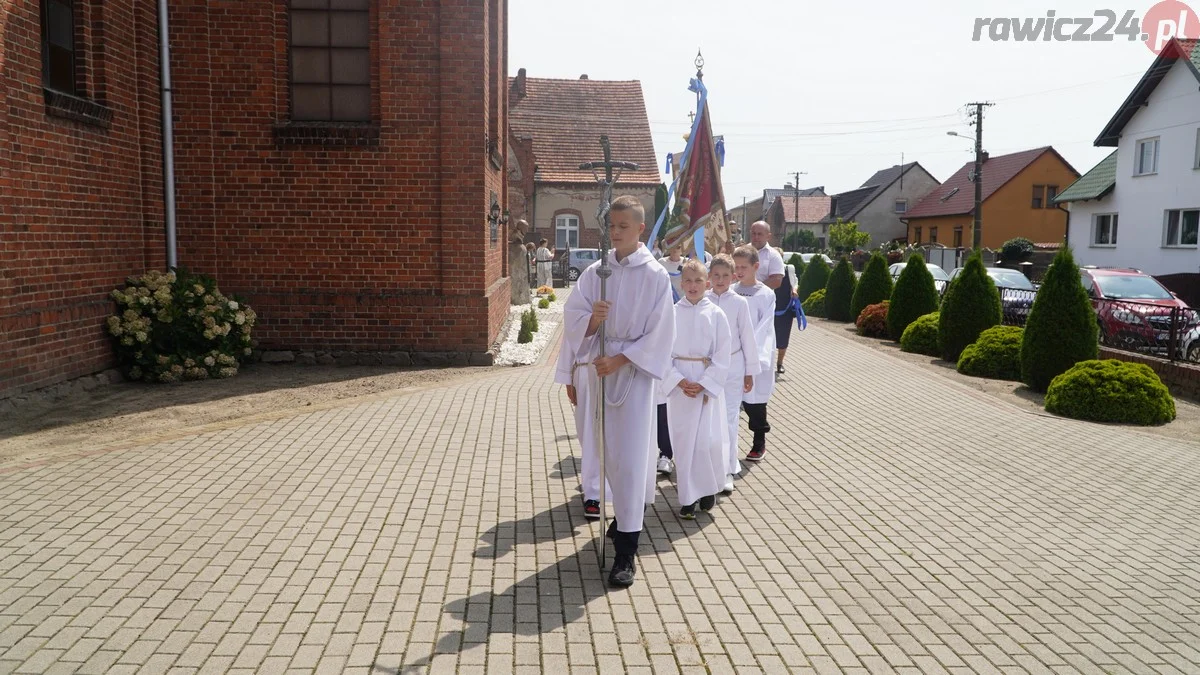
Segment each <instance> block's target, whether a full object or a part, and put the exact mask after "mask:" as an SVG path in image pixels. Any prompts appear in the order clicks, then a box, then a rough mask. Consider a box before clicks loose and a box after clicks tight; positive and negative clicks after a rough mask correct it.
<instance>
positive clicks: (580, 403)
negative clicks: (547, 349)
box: [554, 340, 600, 519]
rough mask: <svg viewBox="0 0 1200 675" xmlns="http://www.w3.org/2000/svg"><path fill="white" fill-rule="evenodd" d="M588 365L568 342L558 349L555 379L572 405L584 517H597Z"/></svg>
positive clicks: (596, 460) (597, 472)
mask: <svg viewBox="0 0 1200 675" xmlns="http://www.w3.org/2000/svg"><path fill="white" fill-rule="evenodd" d="M587 367H588V364H586V363H581V362H579V361H578V360H577V359H576V358H575V352H574V351H573V350H572V349H571V345H569V344H566V341H565V340H564V341H563V344H562V346H561V347H559V350H558V366H557V368H555V370H554V381H555V382H556V383H558V384H563V385H566V387H567V399H568V400H569V401H570V402H571V405H572V406H573V407H574V408H575V437H576V438H577V439H578V440H579V447H580V450H581V451H582V453H581V454H582V461H581V463H582V465H583V466H582V467H581V472H580V473H581V476H580V479H581V480H580V484H581V485H582V487H583V517H584V518H591V519H595V518H599V517H600V451H599V449H598V448H597V447H596V425H595V424H593V422H594V417H595V416H594V414H593V413H594V411H595V404H596V402H595V400H594V398H593V397H594V396H595V394H594V393H593V392H592V390H591V387H590V386H589V384H590V383H589V382H588V380H589V379H594V378H588V377H587V376H586V372H579V371H580V369H581V368H587Z"/></svg>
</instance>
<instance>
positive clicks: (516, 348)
mask: <svg viewBox="0 0 1200 675" xmlns="http://www.w3.org/2000/svg"><path fill="white" fill-rule="evenodd" d="M570 293H571V289H569V288H556V289H554V295H555V298H556V299H555V301H554V302H552V303H550V307H549V308H547V309H539V308H538V306H537V301H538V300H540V298H538V299H535V300H534V303H533V311H535V312H537V318H538V329H537V332H535V333H534V334H533V342H526V343H525V344H520V343H518V342H517V334H518V333H520V331H521V313H522V312H524V311H525V310H527V309H528V308H529V305H514V306H513V307H512V308H510V309H509V310H508V319H509V321H508V332H507V333H506V334H505V336H504V341H503V342H501V343H500V351H499V352H498V353H497V355H496V358H495V361H494V363H495V364H496V365H497V366H527V365H530V364H533V363H537V360H538V358H540V357H541V355H542V351H544V350H545V349H546V347H548V346H550V341H551V339H552V338H553V337H554V336H555V335H556V334H557V332H558V326H559V324H561V323H562V319H563V305H564V304H565V303H566V301H567V296H568V295H570Z"/></svg>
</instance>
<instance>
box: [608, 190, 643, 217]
mask: <svg viewBox="0 0 1200 675" xmlns="http://www.w3.org/2000/svg"><path fill="white" fill-rule="evenodd" d="M608 208H609V211H610V212H611V211H633V215H635V216H637V219H638V222H639V223H645V222H646V207H644V206H642V202H641V200H640V199H638V198H637V197H634V196H632V195H621V196H620V197H617V198H616V199H614V200H613V203H612V205H611V206H610V207H608Z"/></svg>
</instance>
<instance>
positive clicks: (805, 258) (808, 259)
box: [783, 253, 837, 267]
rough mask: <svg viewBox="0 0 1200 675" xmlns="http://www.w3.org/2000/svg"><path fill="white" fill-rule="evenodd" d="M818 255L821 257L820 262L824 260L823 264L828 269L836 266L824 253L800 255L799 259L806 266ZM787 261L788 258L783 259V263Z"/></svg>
mask: <svg viewBox="0 0 1200 675" xmlns="http://www.w3.org/2000/svg"><path fill="white" fill-rule="evenodd" d="M818 255H819V256H821V260H824V261H825V264H826V265H829V266H830V267H833V266H834V265H836V264H837V263H835V262H833V261H832V260H830V259H829V256H827V255H825V254H824V253H801V254H800V259H801V260H803V261H804V264H805V265H807V264H809V263H810V262H812V259H813V256H818ZM788 259H789V258H784V259H783V261H784V262H787V261H788Z"/></svg>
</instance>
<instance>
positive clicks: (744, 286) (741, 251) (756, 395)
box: [733, 246, 775, 462]
mask: <svg viewBox="0 0 1200 675" xmlns="http://www.w3.org/2000/svg"><path fill="white" fill-rule="evenodd" d="M733 273H734V276H736V277H737V278H738V280H739V283H738V284H737V285H736V286H735V287H734V289H733V290H734V292H735V293H737V294H738V295H740V296H742V297H743V298H746V300H747V302H749V303H750V318H751V319H752V320H753V321H754V337H755V342H756V343H757V346H758V368H759V372H758V375H757V376H755V378H754V387H753V388H752V389H751V390H750V391H749V392H747V393H746V394H745V395H743V396H742V407H743V408H745V410H746V416H747V417H748V418H750V431H752V432H754V442H753V443H752V444H751V445H750V452H748V453H747V454H746V461H748V462H757V461H760V460H762V458H763V455H765V454H767V436H766V435H767V433H768V432H770V431H771V425H770V424H769V423H768V422H767V401H769V400H771V394H772V393H774V391H775V373H774V370H773V369H772V366H773V365H774V363H773V361H774V360H775V293H774V292H773V291H772V290H771V289H770V288H767V286H766V284H764V283H762V282H761V281H759V280H758V279H757V278H756V277H755V275H756V274H757V273H758V250H757V249H755V248H754V247H753V246H740V247H738V248H737V250H735V251H734V252H733Z"/></svg>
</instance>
